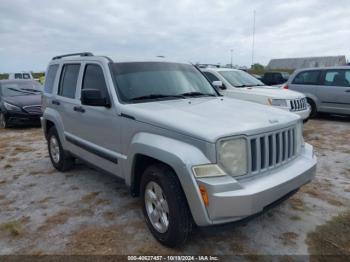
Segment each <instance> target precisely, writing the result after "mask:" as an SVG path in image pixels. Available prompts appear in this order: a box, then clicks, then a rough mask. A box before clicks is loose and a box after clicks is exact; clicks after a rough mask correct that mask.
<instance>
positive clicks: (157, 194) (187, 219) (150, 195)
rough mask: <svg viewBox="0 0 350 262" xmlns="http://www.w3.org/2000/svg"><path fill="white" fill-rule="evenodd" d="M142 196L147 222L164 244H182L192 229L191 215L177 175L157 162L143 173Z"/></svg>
mask: <svg viewBox="0 0 350 262" xmlns="http://www.w3.org/2000/svg"><path fill="white" fill-rule="evenodd" d="M141 194H142V195H141V196H142V203H143V213H144V216H145V219H146V223H147V226H148V228H149V229H150V231H151V232H152V234H153V236H154V237H155V238H156V239H157V240H158V241H159V242H160V243H162V244H163V245H166V246H169V247H175V246H179V245H181V244H183V243H184V242H185V241H186V240H187V238H188V236H189V235H190V233H191V231H192V224H193V223H192V216H191V213H190V210H189V208H188V205H187V200H186V197H185V195H184V193H183V191H182V188H181V185H180V182H179V180H178V178H177V177H176V174H175V173H174V172H173V171H172V169H170V168H169V167H167V166H165V165H162V164H156V165H152V166H150V167H148V168H147V169H146V171H145V172H144V173H143V175H142V180H141Z"/></svg>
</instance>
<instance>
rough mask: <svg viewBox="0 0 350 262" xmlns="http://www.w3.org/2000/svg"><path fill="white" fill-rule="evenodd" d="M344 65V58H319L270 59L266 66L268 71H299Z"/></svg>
mask: <svg viewBox="0 0 350 262" xmlns="http://www.w3.org/2000/svg"><path fill="white" fill-rule="evenodd" d="M345 64H346V57H345V55H344V56H343V55H342V56H320V57H299V58H280V59H271V60H270V62H269V64H268V65H267V68H268V69H272V70H273V69H290V70H295V69H300V68H309V67H327V66H342V65H345Z"/></svg>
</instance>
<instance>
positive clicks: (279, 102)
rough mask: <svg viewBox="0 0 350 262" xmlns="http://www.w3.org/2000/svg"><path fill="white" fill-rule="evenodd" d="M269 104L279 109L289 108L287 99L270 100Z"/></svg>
mask: <svg viewBox="0 0 350 262" xmlns="http://www.w3.org/2000/svg"><path fill="white" fill-rule="evenodd" d="M268 102H269V104H270V105H271V106H278V107H288V103H287V100H285V99H271V98H269V99H268Z"/></svg>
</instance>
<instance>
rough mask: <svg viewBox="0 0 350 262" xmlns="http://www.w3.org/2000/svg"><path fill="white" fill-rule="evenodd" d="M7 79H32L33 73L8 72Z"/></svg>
mask: <svg viewBox="0 0 350 262" xmlns="http://www.w3.org/2000/svg"><path fill="white" fill-rule="evenodd" d="M8 79H9V80H18V79H25V80H34V78H33V75H32V73H30V72H18V73H10V74H9V78H8Z"/></svg>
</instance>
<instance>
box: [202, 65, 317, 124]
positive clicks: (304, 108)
mask: <svg viewBox="0 0 350 262" xmlns="http://www.w3.org/2000/svg"><path fill="white" fill-rule="evenodd" d="M201 70H202V72H203V73H204V74H205V76H206V77H207V78H208V79H209V80H210V82H212V83H213V84H214V85H215V86H216V87H218V88H219V91H220V92H221V94H222V95H224V96H228V97H233V98H236V99H241V100H246V101H251V102H256V103H259V104H264V105H270V106H274V107H277V108H280V109H283V110H286V111H290V112H293V113H295V114H297V115H299V116H300V117H301V118H302V119H303V120H304V121H306V120H307V119H308V117H309V115H310V111H311V109H310V106H309V104H308V103H307V101H306V97H305V95H303V94H302V93H299V92H295V91H291V90H286V89H281V88H279V87H272V86H266V85H265V84H264V83H262V82H261V81H259V80H258V79H256V78H255V77H253V76H251V75H250V74H248V73H246V72H244V71H242V70H237V69H230V68H203V69H201Z"/></svg>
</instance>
